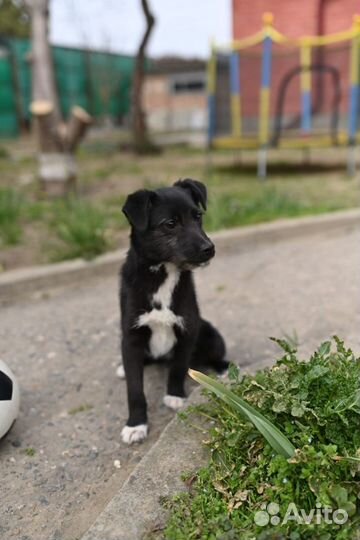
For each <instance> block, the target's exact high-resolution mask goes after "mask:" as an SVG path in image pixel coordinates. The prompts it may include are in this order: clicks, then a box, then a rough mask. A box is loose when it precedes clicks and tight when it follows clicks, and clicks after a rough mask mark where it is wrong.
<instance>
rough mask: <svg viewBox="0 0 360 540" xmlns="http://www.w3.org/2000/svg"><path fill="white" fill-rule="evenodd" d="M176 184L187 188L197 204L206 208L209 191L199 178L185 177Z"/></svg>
mask: <svg viewBox="0 0 360 540" xmlns="http://www.w3.org/2000/svg"><path fill="white" fill-rule="evenodd" d="M174 186H176V187H180V188H183V189H186V190H187V191H188V192H189V193H190V195H191V197H192V199H193V201H194V203H195V204H197V205H198V206H199V205H201V206H202V207H203V209H204V210H206V201H207V191H206V187H205V185H204V184H203V183H202V182H199V181H198V180H192V179H191V178H185V179H184V180H178V181H177V182H175V184H174Z"/></svg>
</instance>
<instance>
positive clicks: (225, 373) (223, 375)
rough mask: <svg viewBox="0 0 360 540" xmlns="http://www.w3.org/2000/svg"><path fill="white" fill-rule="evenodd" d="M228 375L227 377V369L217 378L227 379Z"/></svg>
mask: <svg viewBox="0 0 360 540" xmlns="http://www.w3.org/2000/svg"><path fill="white" fill-rule="evenodd" d="M228 375H229V370H228V369H225V370H224V371H222V372H221V373H219V376H218V378H219V379H227V378H228Z"/></svg>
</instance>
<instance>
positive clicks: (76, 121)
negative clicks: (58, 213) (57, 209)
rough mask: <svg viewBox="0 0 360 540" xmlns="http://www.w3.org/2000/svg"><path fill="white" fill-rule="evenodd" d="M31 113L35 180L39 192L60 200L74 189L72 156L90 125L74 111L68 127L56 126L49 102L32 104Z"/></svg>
mask: <svg viewBox="0 0 360 540" xmlns="http://www.w3.org/2000/svg"><path fill="white" fill-rule="evenodd" d="M31 112H32V114H33V117H34V120H35V127H36V130H37V136H38V141H39V156H38V159H39V180H40V186H41V189H42V191H44V192H45V193H46V194H47V195H49V196H53V197H61V196H64V195H66V194H68V193H69V192H72V191H75V189H76V176H77V166H76V161H75V156H74V152H75V150H76V148H77V146H78V144H79V142H80V141H81V139H82V138H83V137H84V135H85V133H86V130H87V129H88V127H89V125H90V124H91V121H92V120H91V116H90V115H89V114H88V113H87V112H86V111H85V110H84V109H82V108H81V107H78V106H76V107H74V108H73V109H72V111H71V116H70V119H69V121H68V123H64V122H60V123H57V121H56V116H55V115H54V108H53V105H52V104H51V103H50V102H49V101H34V102H33V103H32V104H31Z"/></svg>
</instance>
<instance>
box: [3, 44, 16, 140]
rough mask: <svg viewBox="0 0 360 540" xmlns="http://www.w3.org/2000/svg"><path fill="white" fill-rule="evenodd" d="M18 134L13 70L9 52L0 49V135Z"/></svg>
mask: <svg viewBox="0 0 360 540" xmlns="http://www.w3.org/2000/svg"><path fill="white" fill-rule="evenodd" d="M17 134H18V118H17V110H16V101H15V93H14V86H13V70H12V64H11V59H10V54H9V53H8V52H6V50H5V49H1V56H0V136H1V137H13V136H15V135H17Z"/></svg>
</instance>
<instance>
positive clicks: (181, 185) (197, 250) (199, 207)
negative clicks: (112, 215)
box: [123, 179, 215, 269]
mask: <svg viewBox="0 0 360 540" xmlns="http://www.w3.org/2000/svg"><path fill="white" fill-rule="evenodd" d="M206 200H207V193H206V187H205V186H204V184H202V183H201V182H198V181H197V180H190V179H186V180H179V181H178V182H175V184H174V185H173V186H172V187H169V188H160V189H157V190H154V191H150V190H147V189H143V190H140V191H136V192H135V193H132V194H131V195H129V196H128V198H127V200H126V202H125V205H124V207H123V212H124V214H125V215H126V217H127V219H128V221H129V223H130V225H131V228H132V242H133V245H134V247H135V249H136V251H137V252H138V253H139V254H141V256H142V257H144V258H146V259H148V260H149V261H151V263H152V264H159V263H164V262H171V263H174V264H175V265H176V266H178V267H179V268H182V269H188V268H192V267H195V266H200V265H202V264H205V263H206V262H208V261H209V260H210V259H211V258H212V257H213V256H214V255H215V248H214V244H213V243H212V242H211V240H210V239H209V238H208V237H207V236H206V234H205V233H204V231H203V229H202V214H203V211H205V210H206Z"/></svg>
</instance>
